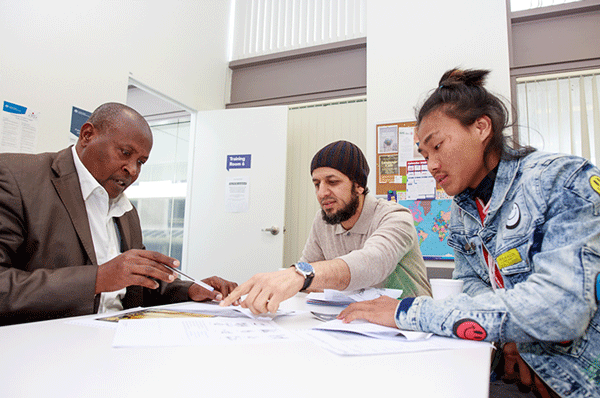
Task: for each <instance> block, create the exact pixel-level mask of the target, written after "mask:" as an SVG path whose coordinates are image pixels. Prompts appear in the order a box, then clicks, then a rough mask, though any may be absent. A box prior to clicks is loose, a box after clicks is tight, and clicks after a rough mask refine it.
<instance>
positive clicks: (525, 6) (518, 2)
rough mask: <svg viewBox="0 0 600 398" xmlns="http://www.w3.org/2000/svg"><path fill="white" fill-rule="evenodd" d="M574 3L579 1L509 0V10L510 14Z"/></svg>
mask: <svg viewBox="0 0 600 398" xmlns="http://www.w3.org/2000/svg"><path fill="white" fill-rule="evenodd" d="M576 1H581V0H510V10H511V11H512V12H516V11H523V10H531V9H532V8H541V7H548V6H554V5H557V4H564V3H574V2H576Z"/></svg>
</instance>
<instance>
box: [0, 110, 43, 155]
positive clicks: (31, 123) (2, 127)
mask: <svg viewBox="0 0 600 398" xmlns="http://www.w3.org/2000/svg"><path fill="white" fill-rule="evenodd" d="M38 117H39V114H38V113H37V112H34V111H32V110H31V109H28V108H27V107H25V106H22V105H17V104H13V103H11V102H8V101H4V105H3V106H2V124H0V152H21V153H34V152H35V148H36V145H37V139H38Z"/></svg>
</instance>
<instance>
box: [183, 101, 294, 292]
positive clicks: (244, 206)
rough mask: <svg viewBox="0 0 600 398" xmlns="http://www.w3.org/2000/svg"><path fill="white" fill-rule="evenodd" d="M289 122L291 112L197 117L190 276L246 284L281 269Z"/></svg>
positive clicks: (260, 110) (186, 241) (190, 216)
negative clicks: (263, 273) (264, 273)
mask: <svg viewBox="0 0 600 398" xmlns="http://www.w3.org/2000/svg"><path fill="white" fill-rule="evenodd" d="M287 115H288V108H287V106H276V107H264V108H246V109H228V110H217V111H206V112H199V113H198V114H197V117H196V132H195V137H194V152H193V155H192V160H191V161H192V162H193V170H192V178H191V181H192V184H191V187H190V189H189V190H188V192H189V197H190V200H189V208H188V211H187V214H188V217H187V220H186V227H185V234H186V236H185V237H184V245H185V249H184V256H183V258H184V264H183V266H184V269H185V270H187V272H188V273H189V274H190V275H191V276H193V277H195V278H199V279H201V278H205V277H208V276H212V275H217V276H220V277H223V278H225V279H229V280H231V281H234V282H237V283H243V282H245V281H246V280H247V279H248V278H250V277H251V276H252V275H254V274H255V273H257V272H268V271H276V270H277V269H278V268H280V267H281V266H282V261H283V222H284V203H285V183H286V181H285V180H286V140H287ZM248 155H249V156H248ZM231 158H233V159H231ZM228 159H229V160H230V163H229V164H228ZM245 193H247V194H248V195H247V197H246V196H245V195H244V194H245ZM269 230H270V231H269Z"/></svg>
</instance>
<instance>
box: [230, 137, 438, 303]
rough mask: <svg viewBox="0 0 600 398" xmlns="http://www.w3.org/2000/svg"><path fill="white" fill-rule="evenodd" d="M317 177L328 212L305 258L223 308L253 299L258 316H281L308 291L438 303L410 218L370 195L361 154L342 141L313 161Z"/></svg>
mask: <svg viewBox="0 0 600 398" xmlns="http://www.w3.org/2000/svg"><path fill="white" fill-rule="evenodd" d="M310 171H311V175H312V181H313V183H314V185H315V191H316V195H317V200H318V201H319V204H320V205H321V210H320V211H319V212H318V213H317V215H316V217H315V219H314V221H313V226H312V230H311V232H310V235H309V237H308V240H307V242H306V245H305V247H304V250H303V252H302V258H301V259H300V261H299V262H298V263H296V264H294V265H293V266H292V267H290V268H289V269H287V270H285V271H277V272H271V273H264V274H257V275H255V276H253V277H252V278H251V279H250V280H248V281H247V282H246V283H244V284H242V285H240V286H238V288H236V289H235V290H234V291H233V292H232V293H231V294H230V295H229V296H228V297H227V298H226V299H225V300H224V301H223V302H222V303H221V305H223V306H226V305H229V304H232V303H234V302H235V301H236V300H238V299H239V298H240V297H241V296H243V295H245V294H248V296H247V297H246V299H245V300H244V301H242V303H241V305H242V306H243V307H247V308H249V309H250V310H252V312H253V313H255V314H257V313H264V312H267V311H269V312H275V311H277V308H278V307H279V303H281V302H282V301H283V300H286V299H288V298H290V297H292V296H294V295H295V294H296V293H298V292H299V291H301V290H306V291H322V290H323V289H336V290H349V291H351V290H357V289H361V288H366V287H371V286H383V287H388V288H395V289H401V290H402V297H416V296H421V295H429V296H430V295H431V289H430V286H429V283H428V282H427V277H426V270H425V263H424V262H423V256H422V255H421V250H420V248H419V241H418V238H417V231H416V230H415V227H414V221H413V218H412V214H411V212H410V210H408V209H406V208H405V207H403V206H401V205H399V204H397V203H393V202H388V201H387V200H384V199H376V198H375V197H374V196H372V195H369V194H368V193H369V189H368V188H367V177H368V175H369V165H368V164H367V160H366V158H365V156H364V155H363V153H362V151H361V150H360V148H358V147H357V146H356V145H354V144H352V143H350V142H348V141H336V142H333V143H331V144H329V145H327V146H325V147H324V148H323V149H321V150H320V151H319V152H317V154H316V155H315V156H314V157H313V160H312V162H311V166H310Z"/></svg>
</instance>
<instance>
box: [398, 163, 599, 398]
mask: <svg viewBox="0 0 600 398" xmlns="http://www.w3.org/2000/svg"><path fill="white" fill-rule="evenodd" d="M448 244H449V245H451V246H452V247H453V248H454V252H455V270H454V274H453V278H454V279H462V280H464V288H463V293H462V294H459V295H456V296H453V297H449V298H447V299H445V300H441V301H434V300H433V299H431V298H429V297H418V298H416V299H414V301H413V302H412V303H410V302H409V303H408V304H404V303H403V302H401V303H400V305H399V306H398V310H397V311H396V324H397V325H398V327H399V328H401V329H412V330H422V331H426V332H433V333H435V334H438V335H443V336H452V337H460V338H467V339H474V340H485V341H493V342H499V343H505V342H516V343H518V348H519V352H520V353H521V356H522V358H523V359H524V360H525V361H526V362H527V363H528V364H529V365H530V366H531V368H532V369H534V370H535V372H536V373H537V374H538V375H539V376H540V378H541V379H542V380H544V381H545V382H546V384H548V385H549V386H550V387H551V388H552V389H554V390H555V391H556V392H557V393H558V394H560V395H561V396H569V397H598V396H600V314H599V311H597V309H598V303H597V298H596V294H597V292H596V281H597V277H598V274H599V273H600V170H598V168H596V167H595V166H593V165H592V164H590V163H589V162H588V161H586V160H585V159H582V158H579V157H575V156H568V155H561V154H548V153H542V152H533V153H532V154H529V155H527V156H526V157H524V158H521V159H518V160H501V162H500V165H499V168H498V173H497V176H496V182H495V185H494V190H493V193H492V197H491V199H490V207H489V212H488V214H487V217H486V218H485V221H484V223H483V225H482V223H481V219H480V217H479V214H478V212H477V207H476V203H475V202H474V200H473V199H472V197H471V196H470V195H469V194H467V193H465V192H463V193H461V194H459V195H457V196H455V198H454V202H453V205H452V216H451V222H450V235H449V238H448ZM482 246H483V247H485V248H486V249H487V251H488V253H489V254H490V255H491V256H492V257H493V258H495V259H496V262H497V264H498V268H499V269H500V273H501V274H502V277H503V280H504V285H505V287H504V289H497V290H495V291H494V290H493V289H492V287H491V284H490V278H489V271H488V267H487V264H486V262H485V259H484V256H483V250H482ZM599 294H600V293H599ZM405 300H406V299H405ZM403 301H404V300H403ZM403 304H404V305H403Z"/></svg>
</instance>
